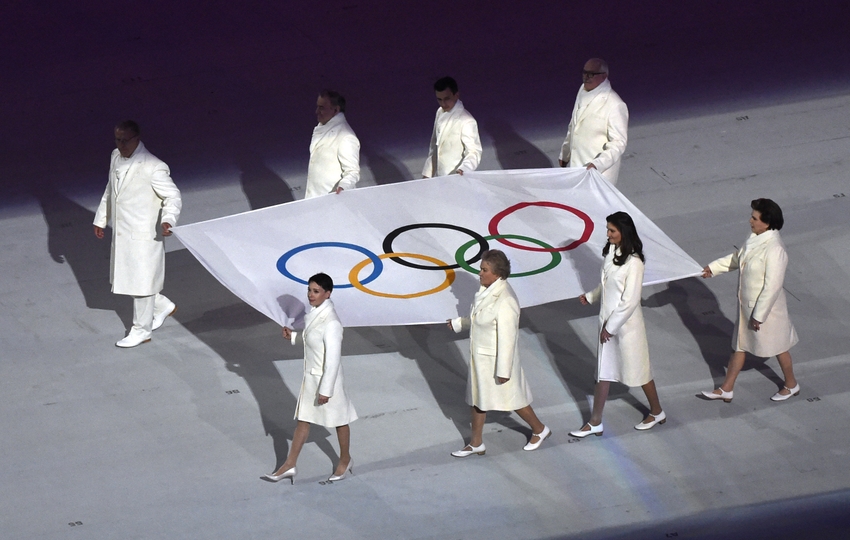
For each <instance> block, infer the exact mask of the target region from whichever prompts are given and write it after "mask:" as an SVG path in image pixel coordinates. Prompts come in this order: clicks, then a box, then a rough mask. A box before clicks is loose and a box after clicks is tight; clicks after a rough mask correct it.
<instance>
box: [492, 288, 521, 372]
mask: <svg viewBox="0 0 850 540" xmlns="http://www.w3.org/2000/svg"><path fill="white" fill-rule="evenodd" d="M518 331H519V304H517V302H516V300H515V299H514V298H512V297H506V298H505V299H504V300H502V302H501V305H500V306H499V311H498V313H497V314H496V377H499V378H500V379H510V378H511V373H512V371H513V366H514V353H515V352H516V343H517V333H518Z"/></svg>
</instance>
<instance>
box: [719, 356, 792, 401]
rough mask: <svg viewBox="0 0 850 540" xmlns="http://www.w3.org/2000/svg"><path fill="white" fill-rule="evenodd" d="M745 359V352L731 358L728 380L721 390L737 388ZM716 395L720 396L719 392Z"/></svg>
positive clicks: (727, 369) (728, 390)
mask: <svg viewBox="0 0 850 540" xmlns="http://www.w3.org/2000/svg"><path fill="white" fill-rule="evenodd" d="M745 357H746V354H745V353H744V352H743V351H735V352H733V353H732V356H730V357H729V365H728V366H727V367H726V378H725V379H724V380H723V384H721V385H720V389H721V390H723V391H724V392H731V391H732V389H733V388H734V387H735V380H736V379H737V378H738V374H739V373H741V370H742V369H744V358H745ZM789 359H790V357H789ZM780 365H781V364H780ZM715 394H719V392H715Z"/></svg>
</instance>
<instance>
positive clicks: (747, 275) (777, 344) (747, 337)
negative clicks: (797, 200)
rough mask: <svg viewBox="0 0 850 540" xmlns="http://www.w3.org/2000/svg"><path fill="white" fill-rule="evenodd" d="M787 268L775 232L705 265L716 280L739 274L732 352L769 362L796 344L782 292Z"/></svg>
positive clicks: (762, 234) (782, 245)
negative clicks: (755, 327)
mask: <svg viewBox="0 0 850 540" xmlns="http://www.w3.org/2000/svg"><path fill="white" fill-rule="evenodd" d="M787 266H788V253H787V252H786V250H785V244H784V243H783V242H782V237H780V236H779V231H776V230H769V231H765V232H763V233H761V234H758V235H757V234H755V233H753V234H752V235H750V237H749V238H748V239H747V241H746V242H745V243H744V247H742V248H741V249H740V250H739V251H736V252H735V253H732V254H731V255H727V256H726V257H722V258H720V259H717V260H716V261H714V262H712V263H710V264H709V265H708V267H709V268H710V269H711V273H712V275H715V276H716V275H718V274H722V273H724V272H728V271H730V270H739V273H738V320H737V321H736V322H735V332H734V333H733V334H732V348H733V349H734V350H735V351H746V352H748V353H751V354H754V355H756V356H759V357H762V358H769V357H771V356H776V355H777V354H781V353H784V352H787V351H788V350H789V349H791V347H793V346H794V345H795V344H796V343H797V341H799V340H798V338H797V331H796V330H795V329H794V325H792V324H791V318H790V317H789V316H788V304H787V302H786V300H785V291H784V290H783V289H782V284H783V282H784V281H785V268H786V267H787ZM750 317H752V318H753V319H755V320H757V321H759V322H760V323H761V325H760V329H759V331H758V332H756V331H755V330H753V329H752V328H750V325H749V322H750Z"/></svg>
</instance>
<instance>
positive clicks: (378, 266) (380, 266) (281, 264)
mask: <svg viewBox="0 0 850 540" xmlns="http://www.w3.org/2000/svg"><path fill="white" fill-rule="evenodd" d="M318 247H341V248H346V249H353V250H354V251H359V252H360V253H362V254H363V255H366V256H367V257H369V258H368V259H366V260H367V261H372V263H374V265H375V269H374V270H372V273H371V274H369V276H367V277H366V279H364V280H363V281H362V282H361V283H369V282H371V281H374V280H375V279H376V278H377V277H378V276H380V275H381V272H383V271H384V263H383V262H381V258H380V257H378V256H377V255H375V254H374V253H372V252H371V251H369V250H368V249H366V248H364V247H360V246H358V245H355V244H346V243H344V242H314V243H312V244H304V245H303V246H298V247H297V248H292V249H290V250H289V251H287V252H286V253H284V254H283V255H282V256H281V257H280V259H278V260H277V271H278V272H280V273H281V274H283V275H284V276H286V277H288V278H289V279H291V280H292V281H294V282H296V283H300V284H302V285H309V283H307V282H306V281H304V280H303V279H301V278H298V277H295V276H294V275H292V273H291V272H290V271H289V270H287V269H286V263H287V261H289V259H290V258H292V256H293V255H295V254H297V253H301V252H302V251H306V250H308V249H313V248H318ZM334 287H335V288H337V289H350V288H352V287H354V285H352V284H350V283H347V284H345V285H335V286H334Z"/></svg>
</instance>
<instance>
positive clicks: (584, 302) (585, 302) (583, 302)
mask: <svg viewBox="0 0 850 540" xmlns="http://www.w3.org/2000/svg"><path fill="white" fill-rule="evenodd" d="M578 301H579V302H581V305H583V306H586V305H588V304H590V302H588V301H587V296H585V295H581V296H579V297H578Z"/></svg>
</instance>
